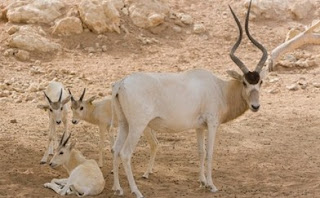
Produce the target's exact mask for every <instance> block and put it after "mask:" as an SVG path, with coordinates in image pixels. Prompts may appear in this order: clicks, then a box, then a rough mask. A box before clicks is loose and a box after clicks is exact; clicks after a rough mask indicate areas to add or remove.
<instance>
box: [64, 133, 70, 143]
mask: <svg viewBox="0 0 320 198" xmlns="http://www.w3.org/2000/svg"><path fill="white" fill-rule="evenodd" d="M70 137H71V133H70V135H69V136H68V137H67V139H66V140H65V141H64V143H63V144H62V146H66V144H67V143H68V141H69V139H70Z"/></svg>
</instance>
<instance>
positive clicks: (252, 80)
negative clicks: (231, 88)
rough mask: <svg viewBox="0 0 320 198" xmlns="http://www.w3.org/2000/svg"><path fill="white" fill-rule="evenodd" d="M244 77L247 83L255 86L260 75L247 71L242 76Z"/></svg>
mask: <svg viewBox="0 0 320 198" xmlns="http://www.w3.org/2000/svg"><path fill="white" fill-rule="evenodd" d="M244 77H245V79H246V80H247V82H248V83H249V84H252V85H255V84H257V83H258V82H259V81H260V75H259V73H258V72H256V71H253V72H251V71H249V72H248V73H246V74H245V75H244Z"/></svg>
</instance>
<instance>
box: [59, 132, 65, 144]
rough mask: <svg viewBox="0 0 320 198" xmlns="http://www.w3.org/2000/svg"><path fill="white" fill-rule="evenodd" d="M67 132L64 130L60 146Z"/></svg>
mask: <svg viewBox="0 0 320 198" xmlns="http://www.w3.org/2000/svg"><path fill="white" fill-rule="evenodd" d="M65 134H66V132H63V134H62V137H61V140H60V143H59V145H60V146H61V145H62V142H63V139H64V136H65Z"/></svg>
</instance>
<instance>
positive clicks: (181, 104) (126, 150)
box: [112, 6, 268, 198]
mask: <svg viewBox="0 0 320 198" xmlns="http://www.w3.org/2000/svg"><path fill="white" fill-rule="evenodd" d="M230 10H231V12H232V14H233V16H234V19H235V20H236V22H237V25H238V28H239V31H240V36H239V38H238V40H237V42H236V44H235V45H234V47H233V48H232V50H231V53H230V56H231V58H232V60H233V61H234V62H235V63H236V64H237V65H238V66H239V68H240V69H241V71H242V72H243V74H242V75H240V74H238V73H237V72H235V71H228V74H229V75H230V76H231V77H232V78H233V80H228V81H225V80H222V79H220V78H218V77H216V76H215V75H213V74H212V73H211V72H209V71H206V70H201V69H196V70H191V71H187V72H182V73H135V74H132V75H129V76H127V77H126V78H124V79H123V80H121V81H118V82H116V83H115V84H114V86H113V89H112V102H113V105H114V108H115V112H116V114H117V117H118V122H119V132H118V135H117V138H116V141H115V145H114V161H113V171H114V185H113V190H114V191H115V193H116V194H119V195H122V194H123V190H122V188H121V186H120V183H119V175H118V168H119V160H118V159H119V156H120V157H121V160H122V163H123V167H124V170H125V172H126V175H127V178H128V181H129V185H130V188H131V191H132V193H134V194H135V195H136V197H139V198H141V197H143V196H142V194H141V192H140V191H139V189H138V187H137V185H136V183H135V180H134V177H133V174H132V170H131V157H132V154H133V151H134V149H135V147H136V145H137V143H138V141H139V138H140V136H141V134H142V132H143V130H144V129H145V128H146V127H151V128H152V129H154V130H157V131H171V132H175V131H184V130H188V129H196V133H197V140H198V148H199V155H200V182H201V184H202V185H203V186H206V187H208V188H209V189H210V191H212V192H215V191H217V188H216V187H215V185H214V184H213V182H212V156H213V148H214V141H215V135H216V131H217V128H218V126H219V125H220V124H222V123H225V122H228V121H230V120H233V119H235V118H237V117H238V116H240V115H242V114H243V113H244V112H245V111H246V110H248V109H251V110H252V111H253V112H256V111H258V110H259V107H260V104H259V91H260V86H261V83H262V79H263V78H264V75H265V74H266V72H265V70H262V67H263V65H264V63H265V61H266V59H267V56H268V55H267V51H266V49H265V48H264V47H263V46H262V45H261V44H259V43H258V42H257V41H256V40H254V39H253V38H252V37H251V36H250V34H249V31H248V20H249V13H250V6H249V10H248V13H247V17H246V25H245V27H246V28H245V29H246V34H247V36H248V37H249V39H250V40H251V42H252V43H253V44H254V45H255V46H257V47H258V48H259V49H260V50H261V51H262V52H263V56H262V58H261V60H260V62H259V63H258V65H257V67H256V69H255V70H254V71H252V72H251V71H249V70H248V68H247V67H246V66H245V65H244V64H243V63H242V62H241V61H240V60H239V59H238V58H237V57H236V56H235V55H234V52H235V50H236V49H237V47H238V46H239V44H240V42H241V39H242V28H241V25H240V22H239V20H238V19H237V17H236V16H235V15H234V13H233V11H232V9H231V8H230ZM205 129H207V130H208V132H207V133H205V132H204V131H205ZM205 135H207V148H205ZM206 157H207V167H206V171H205V158H206ZM205 172H206V174H205Z"/></svg>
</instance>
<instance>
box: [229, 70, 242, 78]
mask: <svg viewBox="0 0 320 198" xmlns="http://www.w3.org/2000/svg"><path fill="white" fill-rule="evenodd" d="M227 74H228V75H229V76H230V77H231V78H234V79H236V80H241V79H242V75H240V74H239V73H238V72H236V71H234V70H227Z"/></svg>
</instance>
